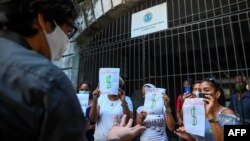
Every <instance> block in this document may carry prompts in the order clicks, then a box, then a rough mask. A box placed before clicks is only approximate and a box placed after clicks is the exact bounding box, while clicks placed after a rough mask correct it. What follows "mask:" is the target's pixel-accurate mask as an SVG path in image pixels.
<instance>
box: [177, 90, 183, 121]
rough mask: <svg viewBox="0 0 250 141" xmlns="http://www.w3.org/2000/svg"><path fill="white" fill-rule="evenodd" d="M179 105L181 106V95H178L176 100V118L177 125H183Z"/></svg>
mask: <svg viewBox="0 0 250 141" xmlns="http://www.w3.org/2000/svg"><path fill="white" fill-rule="evenodd" d="M181 106H182V102H181V95H179V96H178V97H177V100H176V118H177V121H178V125H179V126H182V125H183V120H182V112H181V108H182V107H181Z"/></svg>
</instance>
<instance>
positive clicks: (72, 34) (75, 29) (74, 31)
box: [67, 22, 78, 39]
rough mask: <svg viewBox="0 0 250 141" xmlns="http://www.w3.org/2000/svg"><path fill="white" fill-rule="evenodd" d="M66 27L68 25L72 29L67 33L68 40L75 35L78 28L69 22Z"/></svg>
mask: <svg viewBox="0 0 250 141" xmlns="http://www.w3.org/2000/svg"><path fill="white" fill-rule="evenodd" d="M67 25H69V26H70V27H71V28H72V29H71V31H70V32H68V33H67V36H68V38H69V39H70V38H72V37H73V36H74V35H75V34H76V32H77V31H78V28H77V27H76V26H75V25H74V24H73V23H70V22H67Z"/></svg>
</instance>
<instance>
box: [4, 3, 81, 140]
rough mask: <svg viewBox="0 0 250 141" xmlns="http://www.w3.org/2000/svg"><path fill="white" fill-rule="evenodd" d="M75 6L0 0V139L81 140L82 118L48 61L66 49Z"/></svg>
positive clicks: (61, 75)
mask: <svg viewBox="0 0 250 141" xmlns="http://www.w3.org/2000/svg"><path fill="white" fill-rule="evenodd" d="M78 9H79V8H78V7H77V5H76V4H75V3H74V2H73V1H71V0H1V1H0V65H1V71H0V80H1V81H0V138H1V139H0V140H1V141H5V140H6V141H7V140H8V141H12V140H20V139H22V140H26V141H35V140H37V141H38V140H39V141H52V140H53V141H69V140H71V141H80V140H84V120H83V119H84V115H83V113H82V111H81V108H80V104H79V102H78V100H77V97H76V95H75V90H74V89H73V87H72V84H71V83H70V81H69V79H68V78H67V76H66V75H65V74H64V73H63V72H62V71H61V70H60V69H59V68H58V67H56V66H55V65H53V64H52V63H51V61H50V60H58V59H60V58H61V56H62V53H63V52H64V50H65V49H66V47H67V46H68V40H69V38H70V37H71V36H72V33H73V32H74V29H75V27H74V26H73V23H74V20H75V19H76V17H77V16H78V11H79V10H78Z"/></svg>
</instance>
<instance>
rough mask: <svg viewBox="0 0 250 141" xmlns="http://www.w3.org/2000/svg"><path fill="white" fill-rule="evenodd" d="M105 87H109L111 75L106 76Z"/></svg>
mask: <svg viewBox="0 0 250 141" xmlns="http://www.w3.org/2000/svg"><path fill="white" fill-rule="evenodd" d="M106 83H107V89H110V88H111V75H108V76H106Z"/></svg>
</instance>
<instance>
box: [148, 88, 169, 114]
mask: <svg viewBox="0 0 250 141" xmlns="http://www.w3.org/2000/svg"><path fill="white" fill-rule="evenodd" d="M165 91H166V89H163V88H148V89H146V94H145V101H144V107H143V108H144V109H143V111H145V112H147V113H150V114H163V105H164V102H163V98H162V94H163V93H165Z"/></svg>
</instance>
